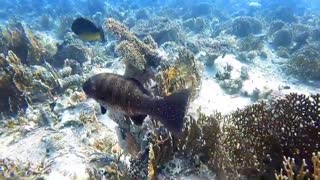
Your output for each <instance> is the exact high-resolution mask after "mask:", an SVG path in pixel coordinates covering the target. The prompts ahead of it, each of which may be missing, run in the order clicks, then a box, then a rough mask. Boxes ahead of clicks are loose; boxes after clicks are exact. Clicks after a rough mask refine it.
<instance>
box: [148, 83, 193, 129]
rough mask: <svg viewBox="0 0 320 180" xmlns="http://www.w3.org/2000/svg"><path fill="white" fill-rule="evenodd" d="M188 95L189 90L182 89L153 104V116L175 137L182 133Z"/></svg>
mask: <svg viewBox="0 0 320 180" xmlns="http://www.w3.org/2000/svg"><path fill="white" fill-rule="evenodd" d="M190 93H191V90H190V89H183V90H180V91H178V92H175V93H173V94H171V95H169V96H166V97H164V98H163V99H160V100H156V102H155V103H154V106H155V107H154V112H153V113H152V114H153V116H154V117H155V118H156V119H158V120H159V121H160V122H161V123H162V124H163V125H164V126H165V127H166V128H167V129H168V130H169V131H170V132H172V133H173V134H175V135H179V134H180V133H181V132H182V129H183V124H184V116H185V113H186V108H187V105H188V101H189V96H190Z"/></svg>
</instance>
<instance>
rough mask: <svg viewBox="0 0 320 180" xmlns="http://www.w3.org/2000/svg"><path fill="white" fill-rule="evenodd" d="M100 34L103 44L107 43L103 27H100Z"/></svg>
mask: <svg viewBox="0 0 320 180" xmlns="http://www.w3.org/2000/svg"><path fill="white" fill-rule="evenodd" d="M99 33H100V39H101V41H102V42H105V41H106V39H105V36H104V31H103V28H102V26H100V27H99Z"/></svg>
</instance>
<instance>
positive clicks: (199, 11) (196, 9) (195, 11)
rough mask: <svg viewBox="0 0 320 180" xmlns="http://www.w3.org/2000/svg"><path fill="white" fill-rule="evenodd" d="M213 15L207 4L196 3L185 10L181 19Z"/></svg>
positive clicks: (210, 7)
mask: <svg viewBox="0 0 320 180" xmlns="http://www.w3.org/2000/svg"><path fill="white" fill-rule="evenodd" d="M212 13H213V8H212V6H211V5H210V4H209V3H196V4H194V5H193V6H189V7H187V8H186V12H185V15H184V16H183V19H189V18H197V17H201V16H210V15H211V14H212Z"/></svg>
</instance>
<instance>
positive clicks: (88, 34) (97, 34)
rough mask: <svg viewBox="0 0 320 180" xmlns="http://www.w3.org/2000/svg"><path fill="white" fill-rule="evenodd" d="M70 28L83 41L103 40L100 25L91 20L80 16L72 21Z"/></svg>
mask: <svg viewBox="0 0 320 180" xmlns="http://www.w3.org/2000/svg"><path fill="white" fill-rule="evenodd" d="M71 30H72V31H73V32H74V33H75V34H76V35H78V36H79V38H80V39H81V40H83V41H104V40H105V39H104V32H103V29H102V27H101V26H100V27H98V26H97V25H96V24H94V23H93V22H92V21H90V20H88V19H85V18H82V17H80V18H77V19H76V20H74V21H73V23H72V26H71Z"/></svg>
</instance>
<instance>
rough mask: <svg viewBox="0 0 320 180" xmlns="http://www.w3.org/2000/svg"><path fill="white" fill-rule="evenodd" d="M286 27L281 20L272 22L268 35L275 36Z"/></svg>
mask: <svg viewBox="0 0 320 180" xmlns="http://www.w3.org/2000/svg"><path fill="white" fill-rule="evenodd" d="M285 25H286V24H285V23H284V22H283V21H280V20H276V21H272V22H271V23H270V26H269V30H268V33H269V34H273V33H275V32H276V31H278V30H280V29H282V28H283V27H285Z"/></svg>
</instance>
